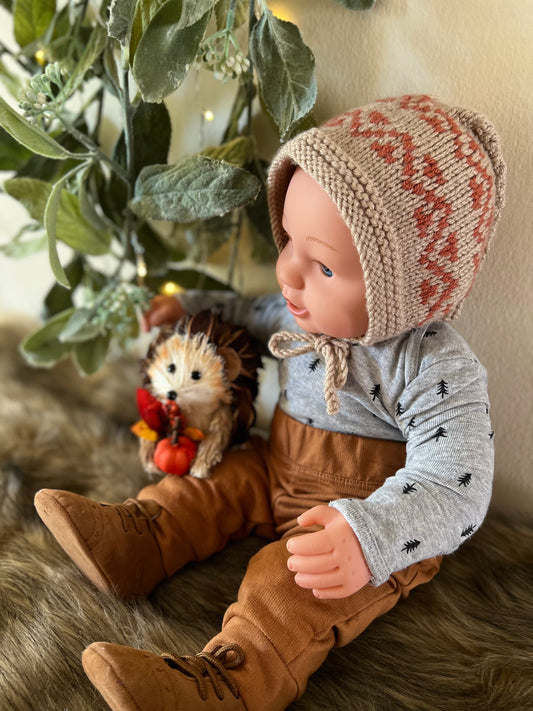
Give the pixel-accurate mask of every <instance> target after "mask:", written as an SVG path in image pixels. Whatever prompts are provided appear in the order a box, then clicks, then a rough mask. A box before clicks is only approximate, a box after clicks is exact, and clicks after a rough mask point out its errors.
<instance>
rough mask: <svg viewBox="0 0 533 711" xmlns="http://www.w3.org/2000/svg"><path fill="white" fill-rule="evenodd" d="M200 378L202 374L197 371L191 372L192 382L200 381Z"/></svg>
mask: <svg viewBox="0 0 533 711" xmlns="http://www.w3.org/2000/svg"><path fill="white" fill-rule="evenodd" d="M201 377H202V374H201V373H200V371H199V370H193V371H192V373H191V378H192V379H193V380H200V378H201Z"/></svg>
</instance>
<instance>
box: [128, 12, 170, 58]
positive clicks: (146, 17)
mask: <svg viewBox="0 0 533 711" xmlns="http://www.w3.org/2000/svg"><path fill="white" fill-rule="evenodd" d="M165 2H166V0H137V3H136V5H135V14H134V16H133V24H132V26H131V39H130V64H131V63H133V58H134V57H135V53H136V51H137V47H138V45H139V42H140V41H141V37H142V36H143V34H144V31H145V30H146V28H147V27H148V25H149V24H150V22H151V20H152V18H153V17H154V15H155V14H156V13H157V11H158V10H159V8H160V7H161V6H162V5H164V4H165ZM180 15H181V3H180V6H179V12H177V14H176V17H179V16H180Z"/></svg>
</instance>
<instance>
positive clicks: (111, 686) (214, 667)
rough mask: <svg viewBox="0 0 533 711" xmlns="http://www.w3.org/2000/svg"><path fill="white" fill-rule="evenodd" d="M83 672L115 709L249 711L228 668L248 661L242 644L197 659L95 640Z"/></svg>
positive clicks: (87, 655)
mask: <svg viewBox="0 0 533 711" xmlns="http://www.w3.org/2000/svg"><path fill="white" fill-rule="evenodd" d="M82 661H83V668H84V669H85V673H86V674H87V676H88V677H89V679H90V680H91V682H92V683H93V685H94V686H95V687H96V688H97V689H98V691H99V692H100V693H101V694H102V696H103V697H104V699H105V701H106V702H107V704H108V705H109V706H110V708H111V709H113V711H182V710H183V711H196V710H197V709H201V711H246V706H245V705H244V703H243V701H242V699H241V698H240V697H239V690H238V688H237V684H236V683H235V680H234V679H233V678H232V676H231V674H230V673H229V671H228V669H233V668H234V667H238V666H240V665H241V664H242V662H243V661H244V652H243V651H242V649H241V648H240V647H239V646H238V645H236V644H227V645H225V646H223V647H216V648H215V649H214V650H213V653H207V652H201V653H200V654H198V655H196V656H194V657H173V656H171V655H167V654H164V655H162V656H161V657H159V656H157V655H156V654H152V653H151V652H143V651H141V650H139V649H133V648H131V647H123V646H120V645H118V644H107V643H105V642H95V643H94V644H91V645H90V646H89V647H87V649H86V650H85V651H84V652H83V656H82Z"/></svg>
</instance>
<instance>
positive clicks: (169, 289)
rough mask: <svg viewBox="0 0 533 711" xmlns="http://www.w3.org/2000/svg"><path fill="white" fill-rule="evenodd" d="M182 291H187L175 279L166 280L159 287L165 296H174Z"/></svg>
mask: <svg viewBox="0 0 533 711" xmlns="http://www.w3.org/2000/svg"><path fill="white" fill-rule="evenodd" d="M182 291H185V289H184V288H183V287H181V286H180V285H179V284H176V282H175V281H166V282H165V283H164V284H162V285H161V286H160V287H159V293H160V294H164V295H165V296H174V294H179V293H181V292H182Z"/></svg>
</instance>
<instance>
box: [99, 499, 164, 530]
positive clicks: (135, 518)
mask: <svg viewBox="0 0 533 711" xmlns="http://www.w3.org/2000/svg"><path fill="white" fill-rule="evenodd" d="M102 506H112V507H113V508H114V509H115V511H116V512H117V513H118V515H119V516H120V519H121V521H122V528H123V529H124V533H127V532H128V531H129V529H130V527H131V526H132V525H133V527H134V528H135V530H136V531H137V533H138V534H139V535H142V533H143V522H144V523H146V524H147V526H148V530H149V532H150V533H151V534H152V535H153V534H154V520H155V519H156V518H157V515H156V516H154V515H153V514H151V513H150V512H149V511H148V509H147V508H146V506H144V505H143V503H142V502H141V501H137V499H126V501H124V503H122V504H102Z"/></svg>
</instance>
